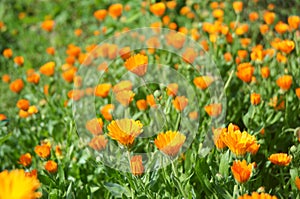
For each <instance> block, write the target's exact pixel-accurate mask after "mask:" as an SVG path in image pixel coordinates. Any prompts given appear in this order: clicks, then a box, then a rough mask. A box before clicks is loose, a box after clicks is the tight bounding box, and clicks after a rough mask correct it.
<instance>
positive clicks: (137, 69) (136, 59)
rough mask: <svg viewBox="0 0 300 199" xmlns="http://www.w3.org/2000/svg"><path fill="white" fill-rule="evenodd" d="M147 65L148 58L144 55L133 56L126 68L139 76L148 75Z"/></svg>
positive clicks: (127, 61) (128, 60) (127, 62)
mask: <svg viewBox="0 0 300 199" xmlns="http://www.w3.org/2000/svg"><path fill="white" fill-rule="evenodd" d="M147 65H148V57H147V56H145V55H142V54H136V55H133V56H131V57H130V58H129V59H127V60H126V62H125V68H126V69H127V70H129V71H131V72H132V73H134V74H136V75H138V76H143V75H144V74H145V73H146V71H147Z"/></svg>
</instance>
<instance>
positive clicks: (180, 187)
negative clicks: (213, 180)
mask: <svg viewBox="0 0 300 199" xmlns="http://www.w3.org/2000/svg"><path fill="white" fill-rule="evenodd" d="M171 165H172V170H173V172H174V175H175V177H176V178H177V179H179V177H178V173H177V170H176V168H175V165H174V162H173V161H171ZM178 188H179V191H180V193H181V194H182V195H183V198H185V199H187V198H188V196H187V195H186V192H185V191H184V189H183V187H182V184H181V183H178Z"/></svg>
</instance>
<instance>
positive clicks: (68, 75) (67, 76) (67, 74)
mask: <svg viewBox="0 0 300 199" xmlns="http://www.w3.org/2000/svg"><path fill="white" fill-rule="evenodd" d="M76 72H77V68H76V67H71V68H70V69H68V70H66V71H64V72H63V73H62V77H63V79H64V80H65V81H66V82H69V83H71V82H73V80H74V77H75V74H76Z"/></svg>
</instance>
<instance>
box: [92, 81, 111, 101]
mask: <svg viewBox="0 0 300 199" xmlns="http://www.w3.org/2000/svg"><path fill="white" fill-rule="evenodd" d="M110 88H111V84H109V83H104V84H99V85H98V86H96V88H95V96H97V97H102V98H105V97H107V96H108V94H109V91H110Z"/></svg>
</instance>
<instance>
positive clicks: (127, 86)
mask: <svg viewBox="0 0 300 199" xmlns="http://www.w3.org/2000/svg"><path fill="white" fill-rule="evenodd" d="M131 89H132V83H131V81H129V80H123V81H120V82H119V83H117V84H116V85H114V87H113V88H112V90H113V92H114V93H118V92H120V91H125V90H126V91H129V90H131Z"/></svg>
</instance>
